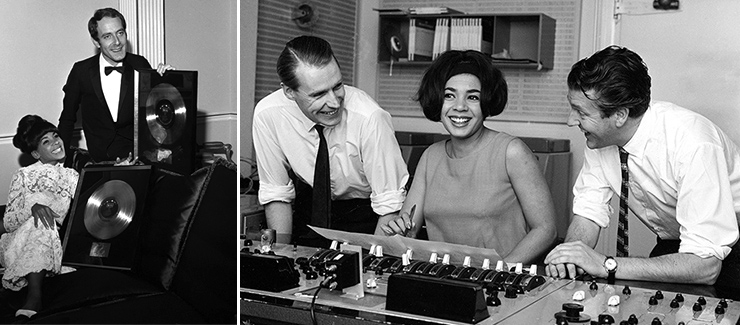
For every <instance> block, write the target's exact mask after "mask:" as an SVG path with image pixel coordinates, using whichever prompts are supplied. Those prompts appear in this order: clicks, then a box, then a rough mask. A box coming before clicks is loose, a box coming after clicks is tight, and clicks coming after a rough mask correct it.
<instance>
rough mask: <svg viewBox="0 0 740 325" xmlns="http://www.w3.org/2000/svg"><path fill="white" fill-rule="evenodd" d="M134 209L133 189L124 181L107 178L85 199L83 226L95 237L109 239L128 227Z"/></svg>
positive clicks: (134, 196)
mask: <svg viewBox="0 0 740 325" xmlns="http://www.w3.org/2000/svg"><path fill="white" fill-rule="evenodd" d="M135 211H136V194H135V193H134V189H133V188H131V186H130V185H128V183H126V182H124V181H121V180H117V179H113V180H109V181H107V182H105V183H104V184H103V185H101V186H100V187H98V188H97V189H96V190H95V192H93V193H92V194H91V195H90V198H89V199H88V200H87V205H86V206H85V228H87V231H88V232H89V233H90V234H91V235H92V236H93V237H95V238H97V239H100V240H106V239H111V238H113V237H116V236H118V235H119V234H121V232H123V231H124V230H125V229H126V227H128V225H129V224H130V223H131V220H132V219H133V216H134V212H135Z"/></svg>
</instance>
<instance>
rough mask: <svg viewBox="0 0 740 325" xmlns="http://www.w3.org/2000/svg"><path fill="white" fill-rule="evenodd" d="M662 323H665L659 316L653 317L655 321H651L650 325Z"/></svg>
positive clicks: (660, 324)
mask: <svg viewBox="0 0 740 325" xmlns="http://www.w3.org/2000/svg"><path fill="white" fill-rule="evenodd" d="M662 324H663V322H661V321H660V318H658V317H655V318H653V321H652V322H650V325H662Z"/></svg>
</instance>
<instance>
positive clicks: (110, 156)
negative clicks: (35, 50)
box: [59, 8, 173, 166]
mask: <svg viewBox="0 0 740 325" xmlns="http://www.w3.org/2000/svg"><path fill="white" fill-rule="evenodd" d="M87 29H88V32H89V33H90V37H91V38H92V43H93V45H95V47H96V48H98V50H99V53H97V54H95V55H93V56H92V57H90V58H88V59H86V60H83V61H79V62H77V63H75V64H74V66H73V67H72V70H71V71H70V72H69V76H68V77H67V83H66V84H65V85H64V88H63V90H64V99H63V109H62V113H61V115H60V117H59V135H60V136H61V138H62V140H63V141H64V144H65V146H66V149H67V153H68V155H67V160H66V163H65V166H70V165H71V163H72V157H73V154H72V153H71V152H70V151H69V150H68V149H69V146H70V144H71V143H72V132H73V131H74V125H75V122H76V121H77V112H78V111H79V110H81V111H82V112H81V113H82V114H81V116H82V129H83V131H84V133H85V140H86V142H87V149H88V151H89V152H90V156H91V158H92V159H93V161H95V162H109V161H116V160H118V159H119V158H120V159H126V158H127V157H129V158H130V157H131V156H132V155H133V154H134V153H133V148H134V142H133V139H134V118H135V116H134V70H143V69H151V68H152V67H151V65H149V61H147V59H145V58H144V57H142V56H139V55H136V54H132V53H127V44H128V40H127V34H126V19H125V18H124V17H123V15H121V13H120V12H118V10H115V9H113V8H103V9H98V10H96V11H95V13H94V14H93V16H92V17H91V18H90V20H89V21H88V24H87ZM170 69H173V68H172V67H171V66H169V65H165V64H161V63H160V64H159V65H158V67H157V72H159V73H160V74H164V72H165V71H166V70H170Z"/></svg>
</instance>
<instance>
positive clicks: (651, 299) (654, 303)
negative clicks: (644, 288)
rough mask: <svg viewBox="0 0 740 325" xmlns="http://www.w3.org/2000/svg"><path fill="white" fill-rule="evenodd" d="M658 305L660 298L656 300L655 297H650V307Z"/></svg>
mask: <svg viewBox="0 0 740 325" xmlns="http://www.w3.org/2000/svg"><path fill="white" fill-rule="evenodd" d="M657 304H658V298H655V296H650V299H648V305H650V306H655V305H657Z"/></svg>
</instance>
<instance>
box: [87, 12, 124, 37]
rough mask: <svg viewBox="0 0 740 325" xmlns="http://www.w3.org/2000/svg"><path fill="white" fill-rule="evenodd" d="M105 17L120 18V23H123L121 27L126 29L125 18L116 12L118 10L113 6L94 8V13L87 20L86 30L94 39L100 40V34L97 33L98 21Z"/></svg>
mask: <svg viewBox="0 0 740 325" xmlns="http://www.w3.org/2000/svg"><path fill="white" fill-rule="evenodd" d="M105 17H110V18H118V19H120V20H121V25H123V29H124V30H125V29H126V18H123V15H122V14H121V13H120V12H118V10H116V9H113V8H103V9H98V10H95V13H94V14H93V16H92V17H91V18H90V20H89V21H88V22H87V31H88V32H90V37H92V38H93V39H94V40H96V41H99V40H100V35H98V22H99V21H100V20H101V19H103V18H105Z"/></svg>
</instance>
